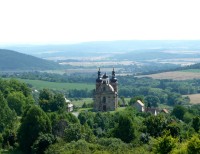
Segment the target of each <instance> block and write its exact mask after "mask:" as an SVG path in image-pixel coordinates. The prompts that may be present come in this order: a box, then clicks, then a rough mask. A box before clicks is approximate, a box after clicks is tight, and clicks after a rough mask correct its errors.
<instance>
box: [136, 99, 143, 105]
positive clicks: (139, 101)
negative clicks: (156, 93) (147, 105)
mask: <svg viewBox="0 0 200 154" xmlns="http://www.w3.org/2000/svg"><path fill="white" fill-rule="evenodd" d="M136 102H137V103H138V104H140V105H141V106H144V103H142V101H141V100H137V101H136Z"/></svg>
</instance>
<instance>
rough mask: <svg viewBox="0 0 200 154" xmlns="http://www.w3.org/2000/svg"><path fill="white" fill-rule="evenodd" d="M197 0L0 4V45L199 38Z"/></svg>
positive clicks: (4, 0)
mask: <svg viewBox="0 0 200 154" xmlns="http://www.w3.org/2000/svg"><path fill="white" fill-rule="evenodd" d="M199 6H200V1H199V0H0V44H46V43H55V44H57V43H58V44H59V43H62V44H63V43H78V42H87V41H111V40H200V17H199V16H200V9H199Z"/></svg>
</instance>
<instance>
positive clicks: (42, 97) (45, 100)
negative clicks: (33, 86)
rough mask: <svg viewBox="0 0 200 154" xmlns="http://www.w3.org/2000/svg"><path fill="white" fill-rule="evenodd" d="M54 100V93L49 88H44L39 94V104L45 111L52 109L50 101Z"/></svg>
mask: <svg viewBox="0 0 200 154" xmlns="http://www.w3.org/2000/svg"><path fill="white" fill-rule="evenodd" d="M52 101H53V93H52V92H51V91H50V90H49V89H43V90H42V91H40V94H39V105H40V107H41V108H42V109H43V110H44V111H45V112H47V111H50V110H51V104H50V102H52Z"/></svg>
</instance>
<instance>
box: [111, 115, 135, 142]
mask: <svg viewBox="0 0 200 154" xmlns="http://www.w3.org/2000/svg"><path fill="white" fill-rule="evenodd" d="M113 136H114V137H116V138H120V139H121V140H122V141H124V142H126V143H130V142H131V141H132V140H133V139H134V138H135V129H134V126H133V121H132V119H131V118H129V117H128V116H126V115H124V114H122V115H120V117H119V123H118V125H117V126H116V127H115V128H114V130H113Z"/></svg>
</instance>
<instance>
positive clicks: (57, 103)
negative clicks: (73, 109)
mask: <svg viewBox="0 0 200 154" xmlns="http://www.w3.org/2000/svg"><path fill="white" fill-rule="evenodd" d="M50 110H51V111H52V112H54V111H58V110H66V102H65V98H64V95H62V94H55V95H54V97H53V99H52V100H51V101H50Z"/></svg>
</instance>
